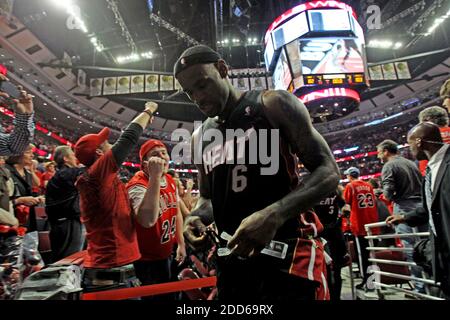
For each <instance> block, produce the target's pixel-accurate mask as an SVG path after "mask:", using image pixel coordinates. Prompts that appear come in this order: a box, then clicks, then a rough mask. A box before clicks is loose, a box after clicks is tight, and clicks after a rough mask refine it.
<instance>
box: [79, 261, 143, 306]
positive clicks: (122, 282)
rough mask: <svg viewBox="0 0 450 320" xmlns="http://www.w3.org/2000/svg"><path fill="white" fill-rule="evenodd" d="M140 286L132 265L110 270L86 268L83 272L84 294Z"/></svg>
mask: <svg viewBox="0 0 450 320" xmlns="http://www.w3.org/2000/svg"><path fill="white" fill-rule="evenodd" d="M140 285H141V283H140V281H139V279H138V278H137V277H136V273H135V272H134V267H133V265H132V264H129V265H126V266H121V267H115V268H111V269H93V268H87V269H84V271H83V292H84V293H88V292H97V291H106V290H112V289H122V288H133V287H139V286H140ZM133 300H135V299H133ZM137 300H139V299H137Z"/></svg>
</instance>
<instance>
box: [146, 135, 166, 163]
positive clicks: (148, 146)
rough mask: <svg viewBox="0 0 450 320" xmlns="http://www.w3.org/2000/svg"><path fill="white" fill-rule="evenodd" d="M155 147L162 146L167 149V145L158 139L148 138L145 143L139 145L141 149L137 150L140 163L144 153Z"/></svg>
mask: <svg viewBox="0 0 450 320" xmlns="http://www.w3.org/2000/svg"><path fill="white" fill-rule="evenodd" d="M156 147H164V148H166V149H167V147H166V145H165V144H164V143H162V142H161V141H159V140H155V139H152V140H148V141H147V142H146V143H144V144H143V145H142V146H141V149H140V150H139V159H141V163H142V160H143V159H144V157H145V155H146V154H147V153H149V152H150V150H152V149H153V148H156Z"/></svg>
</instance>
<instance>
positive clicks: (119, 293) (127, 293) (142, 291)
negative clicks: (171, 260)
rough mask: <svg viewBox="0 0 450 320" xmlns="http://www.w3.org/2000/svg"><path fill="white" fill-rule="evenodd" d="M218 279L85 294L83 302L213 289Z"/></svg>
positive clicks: (210, 278)
mask: <svg viewBox="0 0 450 320" xmlns="http://www.w3.org/2000/svg"><path fill="white" fill-rule="evenodd" d="M216 282H217V278H216V277H208V278H200V279H193V280H183V281H175V282H168V283H160V284H154V285H149V286H141V287H134V288H124V289H114V290H107V291H98V292H90V293H84V294H83V295H82V296H81V300H125V299H133V298H140V297H146V296H153V295H159V294H165V293H172V292H179V291H186V290H191V289H198V288H205V287H213V286H215V285H216Z"/></svg>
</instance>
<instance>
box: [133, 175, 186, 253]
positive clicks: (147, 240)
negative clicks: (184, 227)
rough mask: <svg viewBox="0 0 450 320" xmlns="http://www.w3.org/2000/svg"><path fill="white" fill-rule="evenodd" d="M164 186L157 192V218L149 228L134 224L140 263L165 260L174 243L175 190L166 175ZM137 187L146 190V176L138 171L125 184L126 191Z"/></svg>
mask: <svg viewBox="0 0 450 320" xmlns="http://www.w3.org/2000/svg"><path fill="white" fill-rule="evenodd" d="M166 182H167V183H166V185H165V186H164V185H162V184H161V188H160V191H159V207H160V211H159V218H158V220H157V221H156V224H155V225H154V226H153V227H151V228H144V227H142V226H141V225H140V224H139V223H137V222H136V232H137V238H138V244H139V250H140V252H141V255H142V258H141V260H142V261H155V260H163V259H167V258H168V257H169V256H170V255H171V254H172V250H173V247H174V244H175V243H176V240H177V239H176V225H177V223H176V222H177V220H176V219H177V212H178V209H177V191H176V190H177V189H176V185H175V181H174V180H173V178H172V177H171V176H169V175H167V174H166ZM137 185H139V186H140V187H144V188H147V186H148V176H147V175H146V174H145V173H144V172H143V171H139V172H137V173H136V175H135V176H134V177H133V178H132V179H131V180H130V182H129V183H128V184H127V190H128V191H129V190H130V189H131V188H132V187H134V186H137Z"/></svg>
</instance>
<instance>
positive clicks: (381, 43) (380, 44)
mask: <svg viewBox="0 0 450 320" xmlns="http://www.w3.org/2000/svg"><path fill="white" fill-rule="evenodd" d="M402 46H403V43H401V42H398V41H397V42H393V41H391V40H377V39H373V40H370V41H369V43H368V44H367V47H370V48H377V49H394V50H396V49H400V48H401V47H402Z"/></svg>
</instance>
